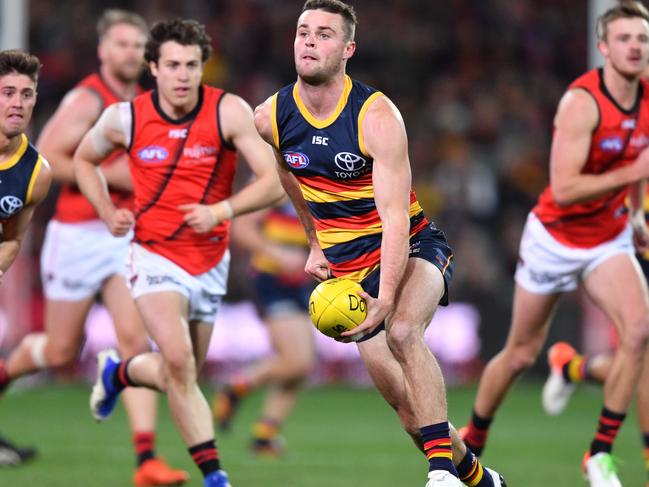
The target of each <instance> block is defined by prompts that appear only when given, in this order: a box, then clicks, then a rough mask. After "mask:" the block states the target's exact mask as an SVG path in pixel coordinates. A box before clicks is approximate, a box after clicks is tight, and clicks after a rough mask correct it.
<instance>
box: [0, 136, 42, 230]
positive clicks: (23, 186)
mask: <svg viewBox="0 0 649 487" xmlns="http://www.w3.org/2000/svg"><path fill="white" fill-rule="evenodd" d="M42 165H43V157H42V156H41V155H40V154H39V153H38V151H37V150H36V149H34V146H32V145H31V144H30V143H29V141H28V140H27V136H26V135H25V134H22V135H21V136H20V146H19V147H18V150H17V151H16V153H15V154H13V155H12V156H11V157H10V158H9V159H8V160H7V161H5V162H2V163H0V223H4V222H6V221H7V220H9V219H10V218H11V217H13V216H15V215H17V214H18V213H19V212H20V210H22V209H23V208H24V207H25V206H27V205H28V204H29V203H31V199H32V191H33V189H34V184H35V183H36V178H37V176H38V173H39V172H40V170H41V166H42Z"/></svg>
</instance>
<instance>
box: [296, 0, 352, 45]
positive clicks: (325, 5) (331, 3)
mask: <svg viewBox="0 0 649 487" xmlns="http://www.w3.org/2000/svg"><path fill="white" fill-rule="evenodd" d="M307 10H324V11H325V12H329V13H332V14H339V15H341V16H342V18H343V21H344V22H343V27H344V28H345V40H346V41H352V40H354V34H355V33H356V26H357V25H358V20H357V19H356V12H355V11H354V7H352V6H351V5H348V4H346V3H345V2H341V1H340V0H306V2H304V6H303V7H302V12H303V13H304V12H305V11H307Z"/></svg>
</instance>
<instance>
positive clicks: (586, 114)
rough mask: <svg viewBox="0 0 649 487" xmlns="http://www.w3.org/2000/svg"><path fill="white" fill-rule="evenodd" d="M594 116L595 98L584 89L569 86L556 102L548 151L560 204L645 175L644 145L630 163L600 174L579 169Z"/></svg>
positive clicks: (648, 168)
mask: <svg viewBox="0 0 649 487" xmlns="http://www.w3.org/2000/svg"><path fill="white" fill-rule="evenodd" d="M575 114H579V116H575ZM598 119H599V113H598V110H597V105H596V103H595V100H594V99H593V97H592V96H591V95H590V94H588V93H587V92H586V91H584V90H581V89H575V90H570V91H568V92H567V93H566V94H565V95H564V96H563V98H562V99H561V101H560V102H559V108H558V110H557V114H556V116H555V119H554V126H555V131H554V137H553V140H552V150H551V153H550V184H551V186H552V193H553V196H554V199H555V201H556V202H557V203H558V204H560V205H570V204H575V203H581V202H584V201H588V200H590V199H593V198H597V197H599V196H602V195H603V194H606V193H607V192H609V191H612V190H615V189H618V188H621V187H623V186H627V185H629V184H631V183H634V182H636V181H638V180H639V179H641V178H645V177H647V176H649V151H648V150H647V149H645V150H644V151H642V152H641V153H640V156H639V157H638V159H637V160H636V162H635V163H634V164H632V165H629V166H625V167H622V168H620V169H616V170H612V171H608V172H605V173H602V174H582V173H581V170H582V168H583V167H584V164H585V163H586V160H587V159H588V153H589V150H590V142H591V135H592V132H593V130H594V129H595V128H596V126H597V123H598Z"/></svg>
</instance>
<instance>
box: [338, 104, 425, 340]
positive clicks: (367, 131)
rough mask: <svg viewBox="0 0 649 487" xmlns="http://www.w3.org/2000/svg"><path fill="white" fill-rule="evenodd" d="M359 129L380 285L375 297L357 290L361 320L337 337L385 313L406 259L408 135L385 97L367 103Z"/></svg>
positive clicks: (361, 330) (369, 326) (367, 328)
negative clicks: (376, 221) (377, 220)
mask: <svg viewBox="0 0 649 487" xmlns="http://www.w3.org/2000/svg"><path fill="white" fill-rule="evenodd" d="M363 133H364V140H365V147H366V150H367V152H368V153H369V155H370V156H372V158H373V159H374V168H373V170H372V182H373V185H374V200H375V201H376V209H377V210H378V212H379V216H380V217H381V224H382V226H383V239H382V241H381V284H380V286H379V294H378V297H377V298H376V299H374V298H372V297H371V296H369V295H368V294H367V293H363V294H362V297H363V298H365V300H366V301H367V303H368V305H367V310H368V311H367V318H365V321H364V322H363V323H361V324H360V325H359V326H358V327H357V328H355V329H354V330H353V331H350V332H345V333H343V334H342V336H351V335H354V336H356V335H362V334H366V333H369V332H371V331H372V330H373V329H374V328H376V326H378V325H379V324H380V323H381V322H382V321H383V320H384V319H385V318H386V317H387V316H388V314H389V312H390V310H391V309H393V307H394V301H395V296H396V292H397V288H398V287H399V284H400V282H401V279H402V278H403V273H404V271H405V268H406V263H407V261H408V237H409V231H410V215H409V208H410V188H411V183H412V177H411V173H410V162H409V159H408V139H407V135H406V130H405V126H404V123H403V119H402V118H401V114H400V113H399V111H398V109H397V108H396V107H395V106H394V104H393V103H392V102H391V101H390V100H389V99H388V98H386V97H379V98H377V99H376V101H375V102H374V103H372V105H371V106H370V108H369V109H368V111H367V115H366V116H365V120H364V121H363Z"/></svg>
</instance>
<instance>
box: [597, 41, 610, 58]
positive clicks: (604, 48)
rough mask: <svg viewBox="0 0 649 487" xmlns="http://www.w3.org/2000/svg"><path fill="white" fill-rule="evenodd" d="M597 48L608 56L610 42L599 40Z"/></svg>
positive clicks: (603, 54)
mask: <svg viewBox="0 0 649 487" xmlns="http://www.w3.org/2000/svg"><path fill="white" fill-rule="evenodd" d="M597 50H598V51H599V52H600V53H601V54H602V56H604V57H606V56H607V55H608V44H607V43H606V41H603V40H599V41H597Z"/></svg>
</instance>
